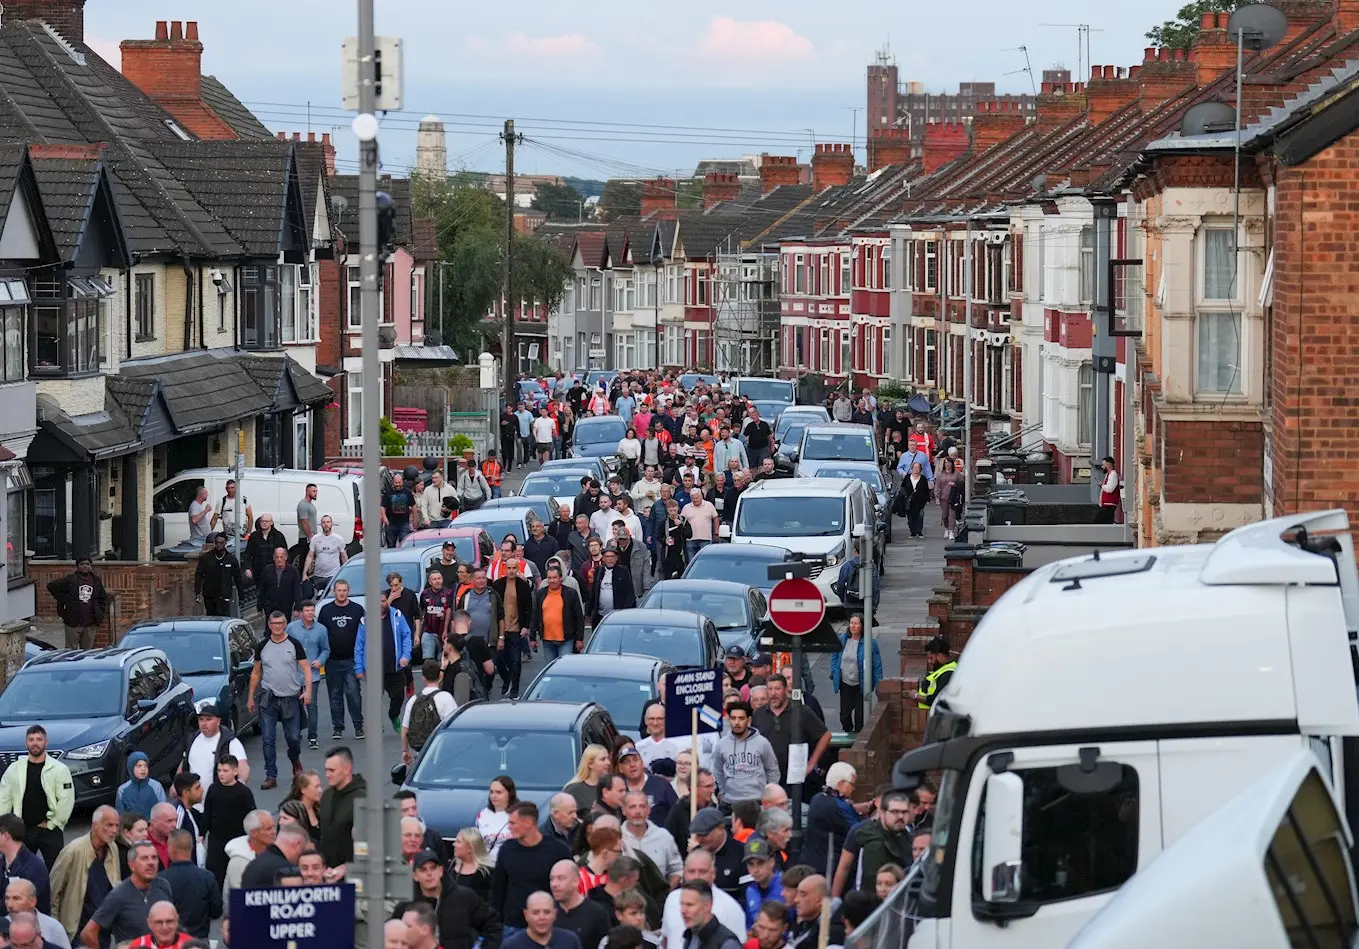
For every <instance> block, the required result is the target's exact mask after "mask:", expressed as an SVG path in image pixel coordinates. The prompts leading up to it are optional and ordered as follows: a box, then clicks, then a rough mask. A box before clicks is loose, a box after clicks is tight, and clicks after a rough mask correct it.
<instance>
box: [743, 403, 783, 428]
mask: <svg viewBox="0 0 1359 949" xmlns="http://www.w3.org/2000/svg"><path fill="white" fill-rule="evenodd" d="M750 404H751V405H753V406H755V408H757V409H759V410H760V418H762V419H764V420H765V421H766V422H768V423H769V424H770V425H773V424H774V423H776V422H777V421H778V420H779V418H780V417H781V416H782V415H783V412H784V409H786V408H788V406H787V405H785V404H784V403H782V402H770V401H767V400H760V399H751V400H750Z"/></svg>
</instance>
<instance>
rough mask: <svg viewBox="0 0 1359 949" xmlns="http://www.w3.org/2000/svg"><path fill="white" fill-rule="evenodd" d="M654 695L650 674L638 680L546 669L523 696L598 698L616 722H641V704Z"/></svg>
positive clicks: (528, 698) (575, 699) (573, 699)
mask: <svg viewBox="0 0 1359 949" xmlns="http://www.w3.org/2000/svg"><path fill="white" fill-rule="evenodd" d="M654 695H655V689H654V687H653V686H652V684H651V679H650V678H648V679H647V680H646V681H644V682H639V681H638V680H636V679H609V678H604V677H602V676H582V675H555V674H553V673H552V671H551V670H549V671H547V672H545V673H543V675H542V676H540V677H539V678H538V680H537V681H536V682H534V683H533V688H532V689H531V690H530V691H529V693H528V694H527V695H525V696H524V700H525V701H532V700H534V699H538V700H540V701H553V700H555V701H558V702H598V703H599V704H600V705H602V706H604V707H605V708H606V709H608V710H609V714H610V715H612V716H613V720H614V721H615V722H640V721H641V720H642V706H644V705H646V703H647V702H649V701H650V700H651V698H652V697H653V696H654Z"/></svg>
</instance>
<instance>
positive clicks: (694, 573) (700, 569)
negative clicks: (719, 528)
mask: <svg viewBox="0 0 1359 949" xmlns="http://www.w3.org/2000/svg"><path fill="white" fill-rule="evenodd" d="M793 559H794V558H793V554H792V551H790V550H788V549H787V548H785V547H771V546H769V545H767V544H709V545H708V546H707V547H704V548H703V549H702V550H700V551H699V552H698V556H696V557H694V559H693V560H691V561H689V566H687V567H685V569H684V577H683V579H685V580H730V581H733V582H735V583H743V584H746V585H747V586H751V587H754V588H755V589H756V590H759V591H760V593H762V594H764V596H765V598H766V599H768V597H769V591H770V590H772V589H774V584H775V583H777V582H778V581H776V580H771V579H769V567H770V566H772V565H773V564H776V563H788V562H789V561H791V560H793Z"/></svg>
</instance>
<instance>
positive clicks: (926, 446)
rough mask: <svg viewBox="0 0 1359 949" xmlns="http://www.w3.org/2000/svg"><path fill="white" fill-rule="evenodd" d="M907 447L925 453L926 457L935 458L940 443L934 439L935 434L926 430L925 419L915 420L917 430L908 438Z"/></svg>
mask: <svg viewBox="0 0 1359 949" xmlns="http://www.w3.org/2000/svg"><path fill="white" fill-rule="evenodd" d="M906 447H907V448H908V449H910V450H911V451H920V452H924V453H925V457H926V458H933V457H934V456H935V453H936V451H938V448H939V446H938V444H937V443H936V442H935V440H934V435H933V434H932V433H930V432H928V431H926V430H925V420H924V419H916V420H915V431H913V432H911V434H910V435H909V436H908V437H907V439H906Z"/></svg>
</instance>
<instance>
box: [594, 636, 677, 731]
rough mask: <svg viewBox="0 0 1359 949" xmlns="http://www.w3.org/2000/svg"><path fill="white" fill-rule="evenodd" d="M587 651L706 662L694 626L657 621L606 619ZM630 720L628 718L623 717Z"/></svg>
mask: <svg viewBox="0 0 1359 949" xmlns="http://www.w3.org/2000/svg"><path fill="white" fill-rule="evenodd" d="M585 651H586V652H603V653H619V652H629V653H632V654H634V655H637V656H651V657H652V658H654V659H664V660H665V661H666V662H669V663H671V664H672V665H676V666H701V665H703V647H702V640H701V639H700V637H699V632H698V630H697V629H696V628H695V627H693V626H661V625H657V624H654V623H627V622H621V623H614V624H612V625H610V624H608V623H606V624H604V625H603V626H600V627H598V628H597V629H595V634H594V636H593V637H591V639H590V645H589V646H587V647H586V649H585ZM623 721H626V719H623Z"/></svg>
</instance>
